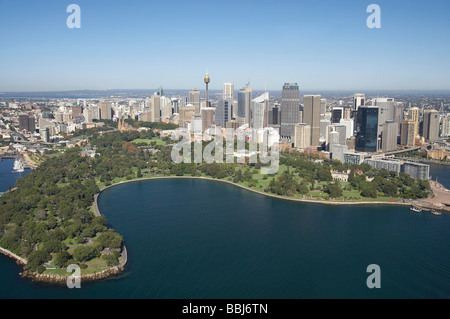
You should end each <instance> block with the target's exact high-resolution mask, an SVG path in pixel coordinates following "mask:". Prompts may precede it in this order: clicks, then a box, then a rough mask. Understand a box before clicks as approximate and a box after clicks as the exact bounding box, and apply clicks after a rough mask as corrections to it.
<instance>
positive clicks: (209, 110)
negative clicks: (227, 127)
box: [202, 107, 215, 131]
mask: <svg viewBox="0 0 450 319" xmlns="http://www.w3.org/2000/svg"><path fill="white" fill-rule="evenodd" d="M214 111H215V108H213V107H205V108H203V109H202V128H203V131H205V130H207V129H209V128H210V127H211V125H213V124H214Z"/></svg>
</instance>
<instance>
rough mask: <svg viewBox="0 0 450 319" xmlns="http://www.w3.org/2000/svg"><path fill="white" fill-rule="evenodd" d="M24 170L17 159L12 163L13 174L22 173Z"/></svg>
mask: <svg viewBox="0 0 450 319" xmlns="http://www.w3.org/2000/svg"><path fill="white" fill-rule="evenodd" d="M23 171H24V168H23V164H22V162H21V161H19V160H18V159H16V160H15V161H14V166H13V172H23Z"/></svg>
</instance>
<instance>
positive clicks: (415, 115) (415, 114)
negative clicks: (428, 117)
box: [408, 107, 420, 136]
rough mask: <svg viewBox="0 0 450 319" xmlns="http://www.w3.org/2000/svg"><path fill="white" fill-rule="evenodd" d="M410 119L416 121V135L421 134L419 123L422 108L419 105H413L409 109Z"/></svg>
mask: <svg viewBox="0 0 450 319" xmlns="http://www.w3.org/2000/svg"><path fill="white" fill-rule="evenodd" d="M408 120H410V121H414V122H415V123H416V124H415V125H416V126H415V129H414V136H417V135H418V134H419V123H420V109H419V108H418V107H412V108H410V109H409V111H408Z"/></svg>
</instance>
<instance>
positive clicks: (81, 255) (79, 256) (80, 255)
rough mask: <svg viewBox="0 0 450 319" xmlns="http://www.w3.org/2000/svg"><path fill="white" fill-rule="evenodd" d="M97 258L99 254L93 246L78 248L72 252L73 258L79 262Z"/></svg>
mask: <svg viewBox="0 0 450 319" xmlns="http://www.w3.org/2000/svg"><path fill="white" fill-rule="evenodd" d="M99 256H100V253H99V252H98V251H97V249H96V248H95V247H94V246H79V247H77V248H75V250H74V252H73V258H75V260H77V261H79V262H84V261H89V260H91V259H94V258H96V257H99Z"/></svg>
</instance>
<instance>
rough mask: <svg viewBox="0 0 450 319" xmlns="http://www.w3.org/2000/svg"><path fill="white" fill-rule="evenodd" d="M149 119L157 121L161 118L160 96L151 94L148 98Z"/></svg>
mask: <svg viewBox="0 0 450 319" xmlns="http://www.w3.org/2000/svg"><path fill="white" fill-rule="evenodd" d="M150 119H151V120H150V121H151V122H159V121H160V119H161V96H160V95H157V94H153V95H152V97H151V98H150Z"/></svg>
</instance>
